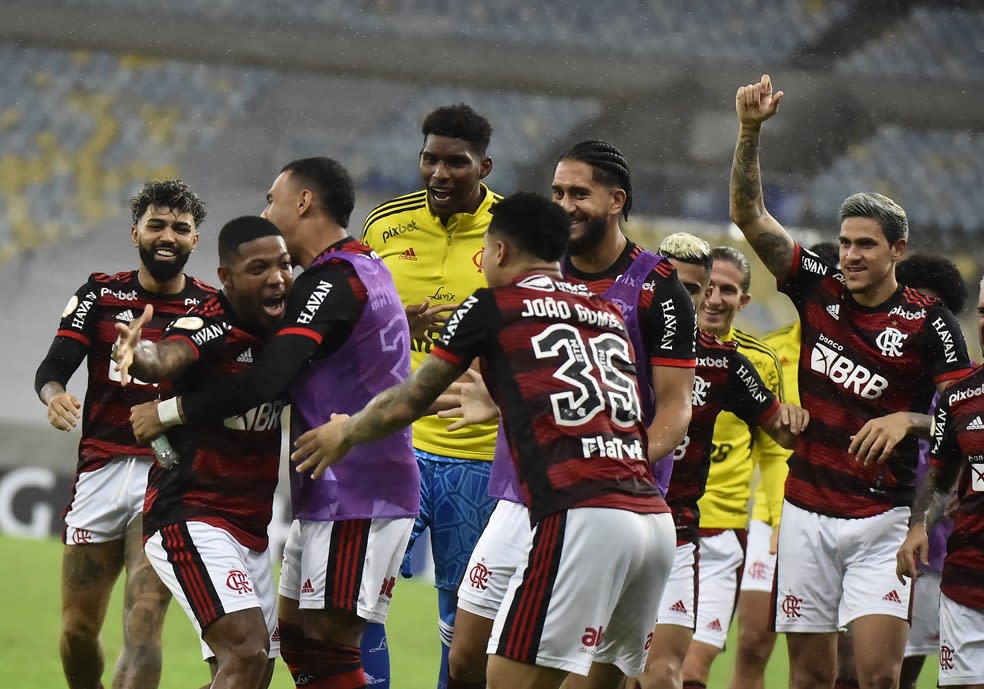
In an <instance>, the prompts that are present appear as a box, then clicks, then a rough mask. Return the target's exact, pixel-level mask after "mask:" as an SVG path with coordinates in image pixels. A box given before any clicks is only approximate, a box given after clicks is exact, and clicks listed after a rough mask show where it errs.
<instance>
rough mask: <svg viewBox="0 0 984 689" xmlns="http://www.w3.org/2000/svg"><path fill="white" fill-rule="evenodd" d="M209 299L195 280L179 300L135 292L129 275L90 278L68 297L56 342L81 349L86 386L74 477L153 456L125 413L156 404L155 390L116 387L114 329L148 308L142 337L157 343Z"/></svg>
mask: <svg viewBox="0 0 984 689" xmlns="http://www.w3.org/2000/svg"><path fill="white" fill-rule="evenodd" d="M213 294H215V289H214V288H212V287H211V286H209V285H207V284H205V283H204V282H201V281H199V280H196V279H194V278H188V279H187V280H186V281H185V288H184V289H183V290H182V291H181V292H180V293H178V294H154V293H151V292H148V291H146V290H144V289H143V288H142V287H141V286H140V281H139V280H138V279H137V271H135V270H134V271H129V272H122V273H116V274H115V275H107V274H105V273H93V274H92V275H90V276H89V280H88V282H86V283H85V284H84V285H82V287H80V288H79V289H78V291H77V292H76V293H75V294H74V295H72V298H71V299H69V301H68V304H67V305H66V306H65V310H64V312H63V313H62V319H61V324H60V325H59V328H58V333H57V334H56V336H55V340H56V342H57V340H58V339H59V338H69V339H72V340H75V341H76V342H79V343H81V344H82V345H83V346H84V347H85V348H86V358H87V359H88V372H89V380H88V385H87V389H86V393H85V402H84V405H83V409H82V440H81V442H80V443H79V466H78V470H79V472H84V471H92V470H95V469H98V468H99V467H101V466H104V465H105V464H106V463H107V462H108V461H109V460H111V459H112V458H113V457H117V456H120V455H129V456H152V455H153V452H151V450H150V448H148V447H146V446H140V445H138V444H137V441H136V439H135V438H134V437H133V431H132V429H131V428H130V407H132V406H134V405H136V404H142V403H143V402H149V401H151V400H155V399H157V397H158V387H157V385H156V384H153V383H146V382H144V381H141V380H136V379H135V380H133V381H131V382H130V384H129V385H127V386H126V387H125V388H124V387H122V386H121V385H120V374H119V372H117V371H115V370H113V368H114V364H113V362H112V360H111V359H110V350H111V349H112V346H113V343H114V342H115V341H116V329H115V327H114V326H115V324H116V323H121V322H122V323H129V322H130V321H132V320H133V319H134V318H136V317H138V316H140V314H141V313H143V310H144V306H146V305H147V304H152V305H153V307H154V317H153V318H152V319H151V321H150V322H149V323H147V324H146V325H145V326H144V328H143V335H142V336H143V338H144V339H147V340H151V341H156V340H157V339H159V338H160V336H161V331H162V330H163V329H164V326H166V325H167V324H168V323H169V322H171V321H172V320H174V319H175V318H176V317H178V316H180V315H181V314H183V313H185V312H186V311H188V309H189V308H192V307H194V306H197V305H198V304H201V303H202V302H203V301H205V300H206V299H208V298H209V297H210V296H212V295H213ZM53 347H54V345H53Z"/></svg>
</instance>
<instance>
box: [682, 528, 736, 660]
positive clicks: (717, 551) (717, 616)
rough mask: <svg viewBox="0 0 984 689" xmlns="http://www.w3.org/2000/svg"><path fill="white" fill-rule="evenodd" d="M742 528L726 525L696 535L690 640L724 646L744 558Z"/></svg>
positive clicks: (733, 610)
mask: <svg viewBox="0 0 984 689" xmlns="http://www.w3.org/2000/svg"><path fill="white" fill-rule="evenodd" d="M744 540H745V539H744V532H743V531H742V532H740V533H739V531H738V530H736V529H726V530H725V531H722V532H721V533H719V534H717V535H716V536H701V538H700V583H699V586H698V588H697V626H696V628H695V629H694V641H700V642H701V643H704V644H707V645H709V646H714V647H715V648H724V644H725V642H726V641H727V640H728V627H730V626H731V618H732V616H733V615H734V614H735V603H736V602H737V600H738V583H739V581H740V579H741V567H742V564H743V563H744V561H745V543H744Z"/></svg>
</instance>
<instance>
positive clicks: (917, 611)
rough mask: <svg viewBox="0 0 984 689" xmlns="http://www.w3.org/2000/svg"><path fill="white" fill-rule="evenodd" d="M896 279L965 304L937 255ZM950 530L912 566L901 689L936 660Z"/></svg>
mask: <svg viewBox="0 0 984 689" xmlns="http://www.w3.org/2000/svg"><path fill="white" fill-rule="evenodd" d="M895 276H896V278H897V279H898V281H899V284H900V285H906V286H907V287H912V288H913V289H917V290H919V291H920V292H921V293H923V294H925V295H926V296H927V297H934V298H936V299H939V300H940V301H942V302H943V305H944V306H946V308H948V309H949V310H950V312H951V313H953V315H954V316H959V315H960V314H961V313H962V312H963V310H964V306H965V305H966V303H967V285H966V284H965V283H964V279H963V276H962V275H960V271H959V270H958V269H957V267H956V266H955V265H954V264H953V262H952V261H949V260H947V259H945V258H943V257H942V256H928V255H925V254H915V255H913V256H909V258H907V259H905V260H904V261H902V262H900V263H899V265H898V266H897V267H896V270H895ZM929 450H930V447H929V443H928V442H926V441H924V440H922V439H920V441H919V468H918V469H917V471H916V480H917V481H918V482H920V483H921V482H922V479H923V476H925V474H926V471H927V467H928V459H929V457H928V455H929ZM952 531H953V522H952V521H951V520H950V519H948V518H947V517H945V516H942V517H940V518H939V519H938V520H936V523H935V524H934V525H933V526H932V528H930V529H929V530H928V533H929V552H928V558H927V560H928V562H926V563H925V564H924V563H922V562H917V563H916V564H917V567H918V568H919V572H920V576H919V578H918V579H913V582H912V592H913V593H912V595H913V603H912V626H911V627H910V628H909V639H908V641H906V644H905V660H903V661H902V673H901V675H900V676H899V688H900V689H914V688H915V686H916V680H917V679H918V678H919V672H920V670H922V666H923V662H924V661H925V660H926V656H929V655H932V656H935V655H936V654H937V652H938V651H939V640H940V606H939V600H940V575H941V573H942V572H943V557H944V555H945V554H946V541H947V538H948V537H949V535H950V533H951V532H952Z"/></svg>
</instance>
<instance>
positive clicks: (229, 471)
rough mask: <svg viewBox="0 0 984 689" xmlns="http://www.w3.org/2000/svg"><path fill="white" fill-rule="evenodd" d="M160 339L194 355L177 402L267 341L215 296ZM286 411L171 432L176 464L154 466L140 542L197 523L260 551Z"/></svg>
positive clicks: (248, 360) (265, 408)
mask: <svg viewBox="0 0 984 689" xmlns="http://www.w3.org/2000/svg"><path fill="white" fill-rule="evenodd" d="M164 339H165V340H172V339H180V340H183V341H185V342H187V343H188V345H189V346H191V347H192V348H193V349H194V351H195V353H196V355H197V359H196V361H195V362H194V363H193V364H191V365H190V366H188V368H186V369H185V370H184V371H183V372H182V374H181V376H180V377H179V378H178V379H177V380H176V381H175V382H174V387H175V391H176V392H177V393H179V394H181V393H184V392H185V391H191V390H196V389H199V388H202V387H205V386H207V385H210V384H215V383H221V381H223V380H225V379H227V378H229V377H230V376H233V375H235V374H236V373H238V372H239V371H242V370H244V369H246V368H248V367H249V366H250V365H251V364H252V363H253V360H254V359H255V358H256V357H258V356H259V355H260V352H261V351H262V349H263V345H264V342H265V339H266V338H265V337H260V336H257V335H254V334H252V333H250V332H249V331H247V330H246V329H245V328H244V327H243V326H242V325H241V324H240V323H239V321H238V319H237V318H236V316H235V314H234V313H233V312H232V309H231V307H230V306H229V303H228V302H227V301H226V300H225V298H224V295H222V294H221V293H220V294H219V295H217V296H215V297H213V298H211V299H210V300H208V301H207V302H206V303H205V304H204V305H202V307H201V308H199V309H196V310H194V311H193V312H192V313H190V314H188V315H185V316H182V317H181V318H179V319H177V320H176V321H174V322H173V323H172V324H171V325H169V326H168V328H167V329H166V330H165V331H164ZM283 408H284V402H282V401H280V400H270V401H267V402H263V403H262V404H259V405H257V406H256V407H254V408H252V409H250V410H249V411H247V412H245V413H243V414H238V415H235V416H229V417H227V418H225V419H222V420H219V421H203V422H199V423H194V424H190V425H184V426H175V427H173V428H171V429H169V430H168V432H167V435H168V439H169V440H170V441H171V444H172V445H173V446H174V449H175V450H176V451H177V453H178V456H179V461H178V464H177V465H176V466H174V467H173V468H172V469H163V468H161V466H160V465H158V464H156V463H155V464H154V466H153V467H152V468H151V470H150V477H149V479H148V483H147V495H146V499H145V502H144V536H145V537H149V536H150V535H152V534H153V533H154V532H155V531H158V530H160V529H161V528H162V527H164V526H167V525H168V524H173V523H176V522H186V521H199V522H205V523H207V524H211V525H213V526H216V527H219V528H221V529H224V530H226V531H228V532H229V533H230V534H232V536H233V537H234V538H235V539H236V540H237V541H239V542H240V543H242V544H243V545H244V546H245V547H247V548H250V549H252V550H255V551H263V550H265V549H266V547H267V526H268V525H269V524H270V518H271V513H272V510H273V492H274V489H276V487H277V479H278V476H279V472H278V467H279V463H280V440H281V428H280V417H281V411H283Z"/></svg>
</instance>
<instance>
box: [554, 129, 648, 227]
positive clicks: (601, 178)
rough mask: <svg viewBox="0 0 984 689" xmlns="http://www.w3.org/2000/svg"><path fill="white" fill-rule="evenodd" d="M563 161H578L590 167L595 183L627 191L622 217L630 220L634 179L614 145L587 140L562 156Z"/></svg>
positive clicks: (597, 140)
mask: <svg viewBox="0 0 984 689" xmlns="http://www.w3.org/2000/svg"><path fill="white" fill-rule="evenodd" d="M561 160H577V161H579V162H582V163H585V164H587V165H590V166H591V168H592V170H593V171H594V172H593V178H594V181H595V182H598V183H599V184H604V185H606V186H609V187H618V188H620V189H623V190H624V191H625V206H624V207H623V208H622V216H623V217H624V218H625V219H626V220H628V219H629V211H630V210H631V209H632V177H631V174H630V173H629V164H628V163H627V162H625V156H623V155H622V152H621V151H620V150H618V148H616V147H615V146H614V145H613V144H610V143H608V142H607V141H602V140H601V139H585V140H584V141H580V142H578V143H576V144H574V145H573V146H571V147H570V148H569V149H567V150H566V151H565V152H564V153H562V154H561V156H560V158H558V159H557V162H560V161H561Z"/></svg>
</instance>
